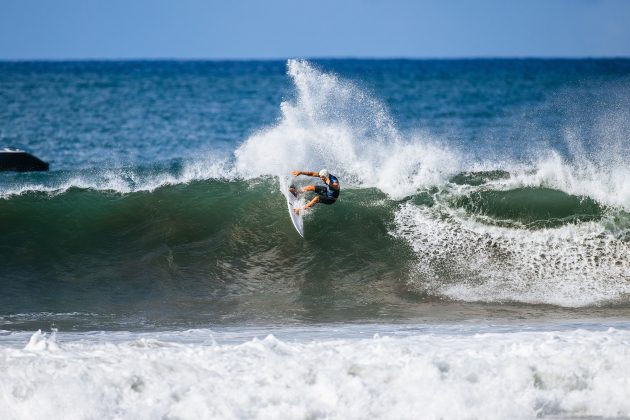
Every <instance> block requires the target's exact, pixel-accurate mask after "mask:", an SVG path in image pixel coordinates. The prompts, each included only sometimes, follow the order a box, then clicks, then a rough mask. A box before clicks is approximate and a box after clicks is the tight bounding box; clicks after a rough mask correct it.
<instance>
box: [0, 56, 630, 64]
mask: <svg viewBox="0 0 630 420" xmlns="http://www.w3.org/2000/svg"><path fill="white" fill-rule="evenodd" d="M627 59H630V55H627V56H625V55H600V56H598V55H585V56H568V55H567V56H552V55H531V56H525V55H524V56H518V55H514V56H507V55H506V56H493V55H487V56H484V55H479V56H459V57H458V56H445V57H438V56H435V57H430V56H427V57H412V56H383V57H378V56H290V57H289V56H284V57H119V58H114V57H83V58H79V57H70V58H66V57H57V58H49V57H38V58H4V57H0V62H2V63H10V62H14V63H16V62H86V61H92V62H97V61H111V62H115V61H129V62H133V61H136V62H138V61H147V62H151V61H153V62H159V61H186V62H195V61H198V62H200V61H204V62H229V61H232V62H239V61H241V62H256V61H258V62H264V61H287V60H330V61H333V60H339V61H341V60H347V61H351V60H356V61H377V60H380V61H457V60H462V61H463V60H470V61H473V60H567V61H570V60H627Z"/></svg>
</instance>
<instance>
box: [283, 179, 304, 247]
mask: <svg viewBox="0 0 630 420" xmlns="http://www.w3.org/2000/svg"><path fill="white" fill-rule="evenodd" d="M285 195H286V197H287V207H289V216H291V222H293V226H294V227H295V230H297V233H299V234H300V236H301V237H302V238H303V237H304V219H302V214H301V213H300V214H295V211H293V209H295V208H296V207H302V206H301V203H300V199H299V198H298V197H296V196H294V195H293V194H291V193H290V192H289V191H287V192H285Z"/></svg>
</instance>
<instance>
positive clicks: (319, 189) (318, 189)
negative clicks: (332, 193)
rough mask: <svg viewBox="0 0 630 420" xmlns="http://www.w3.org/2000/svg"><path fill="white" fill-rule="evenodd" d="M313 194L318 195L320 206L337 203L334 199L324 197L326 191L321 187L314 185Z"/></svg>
mask: <svg viewBox="0 0 630 420" xmlns="http://www.w3.org/2000/svg"><path fill="white" fill-rule="evenodd" d="M315 192H316V193H317V195H319V203H322V204H333V203H334V202H335V201H337V199H336V198H330V197H328V196H327V195H326V193H327V192H328V189H327V188H326V187H325V186H323V185H315Z"/></svg>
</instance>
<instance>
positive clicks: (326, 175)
mask: <svg viewBox="0 0 630 420" xmlns="http://www.w3.org/2000/svg"><path fill="white" fill-rule="evenodd" d="M291 173H292V174H293V176H300V175H306V176H312V177H319V179H321V180H322V181H323V182H324V185H307V186H306V187H304V188H302V189H300V190H296V189H291V190H290V191H291V192H292V193H294V194H295V193H298V192H306V191H314V192H315V193H316V194H317V195H316V196H315V198H313V199H312V200H311V201H309V202H308V204H307V205H305V206H304V207H301V208H296V209H294V210H293V211H295V212H296V213H300V212H301V211H302V210H305V209H309V208H311V207H313V206H314V205H315V204H317V203H321V204H334V203H335V202H336V201H337V198H339V192H340V191H341V187H340V186H339V180H338V179H337V177H336V176H334V175H331V174H330V172H328V170H327V169H322V170H321V171H319V172H307V171H291Z"/></svg>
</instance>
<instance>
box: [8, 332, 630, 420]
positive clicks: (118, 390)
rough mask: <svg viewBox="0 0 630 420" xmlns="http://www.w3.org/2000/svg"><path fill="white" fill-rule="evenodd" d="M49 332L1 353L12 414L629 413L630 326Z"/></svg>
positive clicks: (374, 415) (12, 416)
mask: <svg viewBox="0 0 630 420" xmlns="http://www.w3.org/2000/svg"><path fill="white" fill-rule="evenodd" d="M180 334H181V333H180ZM42 340H44V341H47V342H48V345H46V346H43V345H36V346H33V345H31V344H30V343H29V345H27V347H26V348H25V349H20V348H16V347H14V346H7V345H2V347H0V354H1V356H0V368H1V370H2V372H3V375H2V377H0V416H1V417H2V418H4V419H30V418H44V417H45V418H68V419H80V418H96V417H98V418H112V417H115V418H121V419H152V418H181V419H193V418H194V419H199V418H202V419H203V418H208V419H209V418H253V419H271V418H286V419H301V418H320V417H321V418H330V419H359V418H399V419H415V418H427V419H433V418H435V419H437V418H442V419H461V418H470V419H477V418H478V419H506V418H515V419H533V418H540V417H547V416H548V417H554V418H555V417H575V416H583V417H589V416H593V417H607V418H613V417H624V416H629V415H630V400H628V398H627V396H628V395H629V394H630V382H628V377H630V357H629V356H630V354H629V350H628V349H629V348H630V346H629V344H630V332H628V331H626V330H615V329H609V330H607V331H601V330H600V331H587V330H573V331H555V332H540V331H539V332H535V331H534V332H505V333H478V334H464V335H460V334H432V333H427V334H420V335H412V336H406V337H388V336H379V335H375V336H374V338H371V339H351V338H336V339H318V340H312V341H283V340H280V339H278V338H276V337H274V336H271V335H269V336H267V337H266V338H264V339H253V340H251V341H246V342H244V343H236V344H216V343H214V344H199V343H197V344H193V343H178V342H170V341H160V340H156V339H148V338H137V339H131V340H129V341H124V342H119V343H116V342H109V341H108V340H107V336H106V335H103V334H101V335H100V336H99V337H98V339H94V338H90V337H89V336H86V337H82V338H75V339H74V340H67V341H64V340H63V338H61V337H58V338H53V337H48V338H45V337H42V335H41V333H36V334H35V335H34V338H33V339H32V340H31V341H36V342H38V343H41V342H42ZM52 342H54V346H53V345H52V344H51V343H52Z"/></svg>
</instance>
